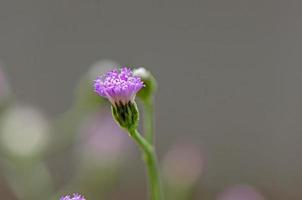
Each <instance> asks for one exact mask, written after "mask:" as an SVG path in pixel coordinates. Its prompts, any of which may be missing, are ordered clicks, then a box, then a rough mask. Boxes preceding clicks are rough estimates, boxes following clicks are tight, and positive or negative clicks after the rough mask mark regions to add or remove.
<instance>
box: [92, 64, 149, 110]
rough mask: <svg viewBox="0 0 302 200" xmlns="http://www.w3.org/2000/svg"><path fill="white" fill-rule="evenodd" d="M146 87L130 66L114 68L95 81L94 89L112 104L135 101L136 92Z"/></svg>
mask: <svg viewBox="0 0 302 200" xmlns="http://www.w3.org/2000/svg"><path fill="white" fill-rule="evenodd" d="M142 87H144V83H143V82H142V81H141V78H140V77H138V76H135V75H133V72H132V70H131V69H130V68H127V67H123V68H121V69H119V70H116V69H115V70H112V71H109V72H107V73H106V74H104V75H102V76H100V77H98V78H97V79H96V80H95V81H94V91H95V92H96V93H98V94H99V95H100V96H103V97H105V98H107V99H108V100H109V101H110V102H111V104H112V105H119V104H123V105H126V104H127V103H129V102H133V101H134V98H135V95H136V93H137V92H138V91H139V90H140V89H141V88H142Z"/></svg>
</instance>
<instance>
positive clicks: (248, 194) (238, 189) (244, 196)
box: [217, 185, 265, 200]
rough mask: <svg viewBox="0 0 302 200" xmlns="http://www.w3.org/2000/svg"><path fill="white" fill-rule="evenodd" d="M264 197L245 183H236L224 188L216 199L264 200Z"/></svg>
mask: <svg viewBox="0 0 302 200" xmlns="http://www.w3.org/2000/svg"><path fill="white" fill-rule="evenodd" d="M264 199H265V198H264V197H263V196H262V195H261V194H260V193H259V192H257V191H256V190H255V189H254V188H252V187H251V186H247V185H238V186H233V187H231V188H228V189H226V190H225V191H224V192H222V193H221V194H220V195H219V196H218V198H217V200H264Z"/></svg>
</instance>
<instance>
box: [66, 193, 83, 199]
mask: <svg viewBox="0 0 302 200" xmlns="http://www.w3.org/2000/svg"><path fill="white" fill-rule="evenodd" d="M60 200H85V198H84V197H83V196H82V195H79V194H73V195H72V196H70V195H67V196H65V197H61V198H60Z"/></svg>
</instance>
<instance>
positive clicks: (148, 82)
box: [133, 67, 157, 101]
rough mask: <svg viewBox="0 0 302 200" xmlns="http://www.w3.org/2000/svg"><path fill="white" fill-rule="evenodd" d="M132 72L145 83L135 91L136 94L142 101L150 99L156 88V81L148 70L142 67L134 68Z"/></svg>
mask: <svg viewBox="0 0 302 200" xmlns="http://www.w3.org/2000/svg"><path fill="white" fill-rule="evenodd" d="M133 74H134V75H135V76H138V77H140V78H141V80H142V81H143V82H144V84H145V87H144V88H142V89H141V90H140V91H139V92H138V93H137V96H138V97H139V98H141V99H142V100H144V101H145V100H148V99H150V98H151V97H152V96H153V94H154V92H155V91H156V89H157V83H156V80H155V78H154V76H153V75H152V74H151V72H150V71H148V70H146V69H145V68H143V67H140V68H138V69H134V71H133Z"/></svg>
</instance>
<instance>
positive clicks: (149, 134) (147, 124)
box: [143, 98, 154, 144]
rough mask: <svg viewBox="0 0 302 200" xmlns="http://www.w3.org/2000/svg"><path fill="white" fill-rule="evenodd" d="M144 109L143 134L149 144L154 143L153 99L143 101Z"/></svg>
mask: <svg viewBox="0 0 302 200" xmlns="http://www.w3.org/2000/svg"><path fill="white" fill-rule="evenodd" d="M143 104H144V107H145V113H144V114H145V115H144V133H145V137H146V139H147V141H148V142H149V143H150V144H153V143H154V136H153V132H154V104H153V99H151V98H148V99H146V100H144V101H143Z"/></svg>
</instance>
